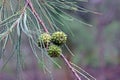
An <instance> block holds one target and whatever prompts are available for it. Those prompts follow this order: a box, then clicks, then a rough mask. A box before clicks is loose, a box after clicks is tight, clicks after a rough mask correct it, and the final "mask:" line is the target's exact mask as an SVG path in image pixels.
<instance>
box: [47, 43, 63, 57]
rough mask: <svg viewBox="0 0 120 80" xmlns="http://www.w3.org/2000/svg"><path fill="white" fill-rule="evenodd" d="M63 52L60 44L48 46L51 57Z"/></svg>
mask: <svg viewBox="0 0 120 80" xmlns="http://www.w3.org/2000/svg"><path fill="white" fill-rule="evenodd" d="M61 53H62V50H61V48H60V47H59V46H57V45H51V46H49V48H48V55H49V56H50V57H58V56H60V54H61Z"/></svg>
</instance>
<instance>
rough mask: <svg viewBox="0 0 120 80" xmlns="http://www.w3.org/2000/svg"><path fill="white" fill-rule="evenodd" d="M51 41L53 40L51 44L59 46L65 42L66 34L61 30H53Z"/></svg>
mask: <svg viewBox="0 0 120 80" xmlns="http://www.w3.org/2000/svg"><path fill="white" fill-rule="evenodd" d="M51 41H52V42H53V44H55V45H58V46H60V45H62V44H64V43H66V41H67V35H66V34H65V33H64V32H62V31H57V32H54V33H53V34H52V38H51Z"/></svg>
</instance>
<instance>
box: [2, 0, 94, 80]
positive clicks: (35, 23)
mask: <svg viewBox="0 0 120 80" xmlns="http://www.w3.org/2000/svg"><path fill="white" fill-rule="evenodd" d="M79 2H87V0H0V59H3V58H4V57H3V56H4V54H5V50H6V47H7V44H8V43H9V44H10V49H11V51H10V53H9V56H8V58H6V60H5V63H4V64H3V67H2V69H1V70H3V69H4V67H5V66H6V64H7V63H8V62H9V60H10V59H12V57H13V56H14V55H16V57H17V58H16V60H17V61H16V63H17V71H18V72H20V71H22V66H21V65H22V62H23V58H22V53H21V44H22V36H23V35H22V34H24V35H26V37H27V39H28V41H29V44H30V47H31V49H32V52H33V54H34V55H35V57H36V59H37V60H38V63H41V64H42V65H43V67H44V69H45V70H46V71H47V72H48V73H51V72H50V70H49V69H48V68H47V67H46V63H45V62H44V59H43V56H46V57H47V58H48V59H49V60H50V61H52V62H53V63H55V64H56V65H57V66H58V67H59V68H61V66H60V65H59V64H58V63H57V62H55V61H54V60H53V59H52V57H50V56H49V55H48V54H46V52H47V49H48V48H47V47H46V48H45V49H43V46H45V45H42V46H40V45H38V43H37V40H38V38H39V36H40V35H41V34H42V33H48V34H50V35H51V34H52V33H54V32H56V31H61V29H60V26H62V27H66V24H64V23H65V22H64V21H65V20H68V21H74V20H76V21H78V22H80V23H82V24H84V25H87V26H91V25H90V24H87V23H84V22H83V21H80V20H78V19H76V18H74V17H73V16H72V15H70V14H69V13H68V12H69V11H74V12H85V13H87V12H90V13H95V12H92V11H89V10H87V9H84V8H82V7H79V6H78V5H77V4H78V3H79ZM68 28H69V27H68ZM65 42H66V41H65ZM43 43H44V42H43V41H42V40H40V41H39V44H43ZM65 46H67V45H66V44H65ZM36 48H37V49H39V51H40V54H38V53H37V52H36ZM67 49H68V47H67ZM68 51H70V50H68ZM61 52H62V51H61ZM43 53H45V55H44V54H43ZM70 53H72V52H71V51H70ZM72 54H73V53H72ZM39 55H40V56H42V58H41V57H39ZM70 55H71V54H70ZM60 56H61V58H62V59H63V60H64V61H65V64H67V66H68V67H69V68H70V70H71V71H72V72H73V74H74V76H75V77H76V78H77V79H78V80H81V78H80V76H79V73H80V74H82V73H81V72H80V71H79V70H77V69H75V68H74V66H75V65H73V64H72V63H70V62H69V61H68V60H67V59H66V58H65V56H64V55H63V53H61V55H60ZM80 69H81V68H80ZM82 76H83V77H85V78H86V79H88V80H90V79H89V78H87V77H86V76H85V75H84V74H82Z"/></svg>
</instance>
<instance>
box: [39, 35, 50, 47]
mask: <svg viewBox="0 0 120 80" xmlns="http://www.w3.org/2000/svg"><path fill="white" fill-rule="evenodd" d="M50 42H51V36H50V34H48V33H43V34H41V35H40V37H39V38H38V46H39V47H43V48H44V47H47V46H49V44H50Z"/></svg>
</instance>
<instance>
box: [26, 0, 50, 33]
mask: <svg viewBox="0 0 120 80" xmlns="http://www.w3.org/2000/svg"><path fill="white" fill-rule="evenodd" d="M26 1H27V2H28V6H29V7H30V9H31V10H32V12H33V14H34V15H35V16H36V18H37V20H38V21H39V23H40V24H41V25H42V27H43V29H44V31H45V32H47V33H49V32H48V30H47V28H46V26H45V24H44V22H43V21H42V20H41V19H40V17H39V15H38V13H37V12H36V11H35V9H34V7H33V5H32V2H31V0H26Z"/></svg>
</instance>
